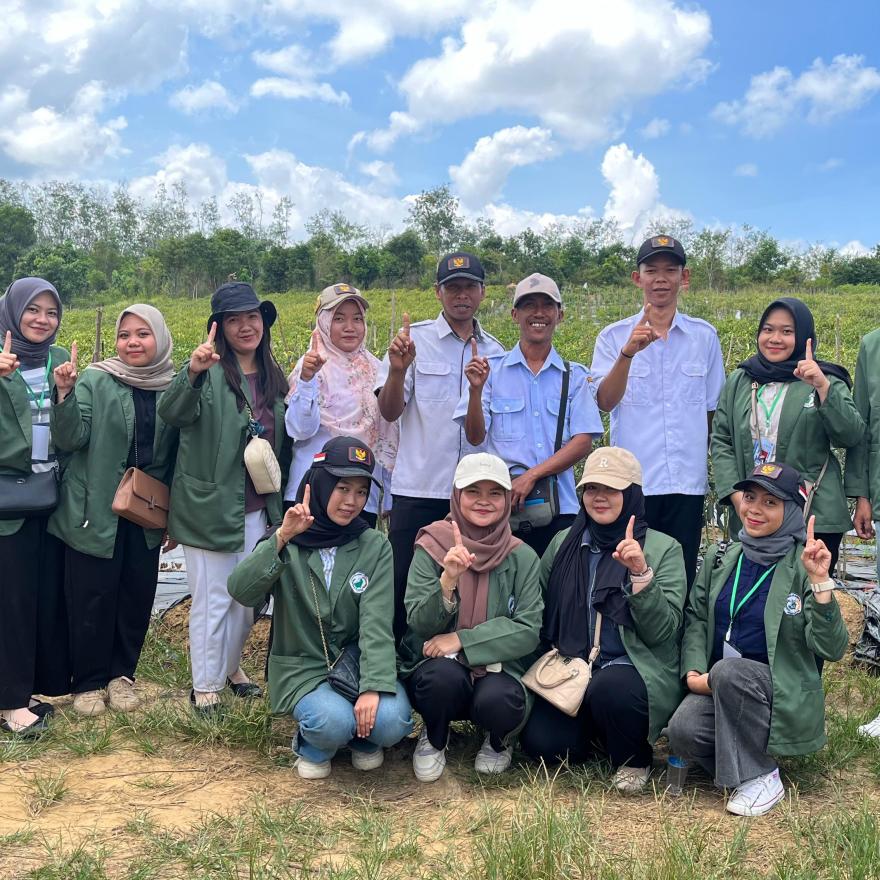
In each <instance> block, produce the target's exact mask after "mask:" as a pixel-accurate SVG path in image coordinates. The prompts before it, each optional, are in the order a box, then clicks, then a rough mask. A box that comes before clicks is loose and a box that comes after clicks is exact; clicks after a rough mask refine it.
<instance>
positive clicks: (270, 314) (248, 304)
mask: <svg viewBox="0 0 880 880" xmlns="http://www.w3.org/2000/svg"><path fill="white" fill-rule="evenodd" d="M256 311H259V312H260V314H261V315H262V316H263V322H264V323H265V325H266V326H267V327H271V326H272V325H273V324H274V323H275V319H276V318H277V317H278V310H277V309H276V308H275V304H274V303H272V302H270V301H269V300H267V299H264V300H263V301H262V302H260V299H259V297H258V296H257V293H256V291H255V290H254V289H253V287H251V286H250V284H247V283H246V282H244V281H227V282H226V284H221V285H220V286H219V287H218V288H217V289H216V290H215V291H214V293H213V295H212V296H211V317H210V318H208V329H209V330H210V329H211V324H213V323H214V321H216V322H217V323H218V324H219V323H220V317H221V316H222V315H225V314H228V313H229V312H256Z"/></svg>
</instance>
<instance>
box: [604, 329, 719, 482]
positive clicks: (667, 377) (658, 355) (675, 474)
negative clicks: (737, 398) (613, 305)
mask: <svg viewBox="0 0 880 880" xmlns="http://www.w3.org/2000/svg"><path fill="white" fill-rule="evenodd" d="M641 320H642V312H639V313H638V314H637V315H633V316H632V317H631V318H624V320H622V321H618V322H617V323H616V324H610V325H609V326H607V327H605V328H604V329H603V330H602V332H601V333H600V334H599V336H598V338H597V339H596V347H595V349H594V350H593V363H592V365H591V367H590V369H591V371H592V374H593V381H594V382H595V383H596V389H597V390H598V388H599V386H600V385H601V383H602V379H604V378H605V376H607V375H608V373H609V372H610V371H611V368H612V367H613V366H614V364H615V362H616V361H617V358H618V356H619V355H620V350H621V349H622V348H623V346H624V345H625V344H626V342H627V340H628V339H629V337H630V334H631V333H632V330H633V327H634V326H635V325H636V324H637V323H638V322H639V321H641ZM723 387H724V362H723V361H722V359H721V345H720V343H719V342H718V332H717V331H716V330H715V328H714V327H713V326H712V325H711V324H709V323H708V322H706V321H703V320H701V319H700V318H692V317H690V316H689V315H683V314H682V313H681V312H676V313H675V318H674V320H673V321H672V326H671V327H670V328H669V336H668V338H667V339H665V340H664V339H658V340H657V341H656V342H652V343H651V344H650V345H649V346H648V347H647V348H646V349H645V350H644V351H640V352H639V353H638V354H636V355H635V356H634V357H633V360H632V364H630V368H629V379H628V380H627V383H626V391H625V393H624V395H623V398H622V399H621V401H620V403H619V404H618V405H617V406H616V407H615V408H614V409H613V410H612V411H611V443H612V445H613V446H622V447H623V448H624V449H628V450H629V451H630V452H632V454H633V455H635V457H636V458H637V459H638V460H639V464H641V466H642V480H643V482H642V490H643V491H644V493H645V495H671V494H681V495H705V493H706V490H707V489H708V488H709V475H708V466H707V460H708V459H707V456H708V443H709V426H708V420H707V416H706V413H709V412H714V411H715V409H717V407H718V398H719V396H720V395H721V389H722V388H723Z"/></svg>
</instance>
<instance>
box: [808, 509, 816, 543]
mask: <svg viewBox="0 0 880 880" xmlns="http://www.w3.org/2000/svg"><path fill="white" fill-rule="evenodd" d="M815 540H816V517H815V515H813V516H811V517H810V519H809V521H808V522H807V541H808V542H809V541H815Z"/></svg>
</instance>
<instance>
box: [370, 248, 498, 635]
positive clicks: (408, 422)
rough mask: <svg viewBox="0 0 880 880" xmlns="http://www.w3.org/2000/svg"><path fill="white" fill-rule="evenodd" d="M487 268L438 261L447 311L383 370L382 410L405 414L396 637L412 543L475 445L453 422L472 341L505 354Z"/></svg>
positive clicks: (459, 256) (394, 513)
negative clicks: (482, 313)
mask: <svg viewBox="0 0 880 880" xmlns="http://www.w3.org/2000/svg"><path fill="white" fill-rule="evenodd" d="M485 277H486V276H485V272H484V271H483V266H482V264H481V263H480V261H479V260H478V259H477V258H476V257H475V256H474V255H473V254H469V253H465V252H456V253H452V254H448V255H447V256H445V257H444V258H443V259H442V260H440V262H439V263H438V265H437V283H436V285H435V286H434V291H435V293H436V296H437V299H438V300H440V304H441V305H442V307H443V309H442V311H441V312H440V314H439V315H438V316H437V317H436V318H435V319H434V320H433V321H419V322H417V323H416V324H413V325H412V326H410V323H409V316H408V315H404V316H403V329H402V330H401V331H400V332H399V333H398V334H397V336H395V337H394V339H393V340H392V342H391V345H390V346H389V347H388V353H387V354H386V355H385V358H384V360H383V361H382V366H381V367H380V368H379V372H378V374H377V376H376V391H377V394H378V396H379V412H380V413H381V414H382V417H383V418H384V419H385V420H386V421H389V422H393V421H395V420H396V419H400V443H399V445H398V449H397V461H396V462H395V465H394V471H393V472H392V475H391V497H392V507H391V522H390V526H389V529H388V538H389V540H390V541H391V549H392V550H393V551H394V635H395V638H396V640H397V641H398V642H399V641H400V639H401V638H402V637H403V633H404V630H405V629H406V611H405V609H404V606H403V596H404V593H405V592H406V578H407V574H408V573H409V566H410V563H411V562H412V557H413V544H414V542H415V539H416V535H417V534H418V532H419V529H421V528H422V527H423V526H426V525H428V524H429V523H432V522H435V521H436V520H438V519H443V517H445V516H446V515H447V514H448V513H449V496H450V494H451V492H452V477H453V474H454V473H455V468H456V466H457V465H458V461H459V459H460V458H461V457H462V456H463V455H467V454H468V453H469V452H473V451H474V450H473V449H472V448H471V447H470V446H469V445H468V442H467V439H466V438H465V436H464V431H463V430H462V429H461V428H460V427H459V426H458V425H457V424H455V422H454V421H453V420H452V416H453V412H454V411H455V406H456V404H457V403H458V401H459V398H460V397H461V394H462V391H463V390H464V387H465V385H466V384H467V380H466V379H465V376H464V368H465V364H467V362H468V361H469V360H470V359H471V356H472V351H471V347H472V342H473V345H475V346H476V349H477V352H478V353H479V354H481V355H482V356H484V357H489V356H491V355H496V354H502V353H503V352H504V348H503V346H502V345H501V343H500V342H499V341H498V340H497V339H495V337H494V336H490V335H489V334H488V333H486V331H485V330H483V329H482V327H480V324H479V322H478V321H477V320H476V318H474V313H475V312H476V311H477V308H478V307H479V305H480V303H481V302H482V301H483V297H484V296H485V295H486V290H485V287H484V284H483V282H484V279H485Z"/></svg>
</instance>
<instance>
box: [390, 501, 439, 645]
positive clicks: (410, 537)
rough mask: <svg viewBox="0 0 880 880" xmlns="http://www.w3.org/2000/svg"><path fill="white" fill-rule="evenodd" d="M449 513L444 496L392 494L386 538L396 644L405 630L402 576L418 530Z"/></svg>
mask: <svg viewBox="0 0 880 880" xmlns="http://www.w3.org/2000/svg"><path fill="white" fill-rule="evenodd" d="M448 513H449V500H448V499H446V498H411V497H409V496H407V495H393V496H392V506H391V522H390V523H389V526H388V540H389V541H390V542H391V550H392V552H393V553H394V640H395V642H397V643H398V644H399V643H400V640H401V639H402V638H403V634H404V632H406V608H405V607H404V605H403V597H404V596H405V595H406V579H407V577H408V576H409V566H410V563H411V562H412V558H413V552H414V549H415V548H414V546H413V545H414V544H415V540H416V535H417V534H418V533H419V529H421V528H423V527H424V526H427V525H430V524H431V523H432V522H436V521H437V520H438V519H443V518H444V517H445V516H446V514H448Z"/></svg>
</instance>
